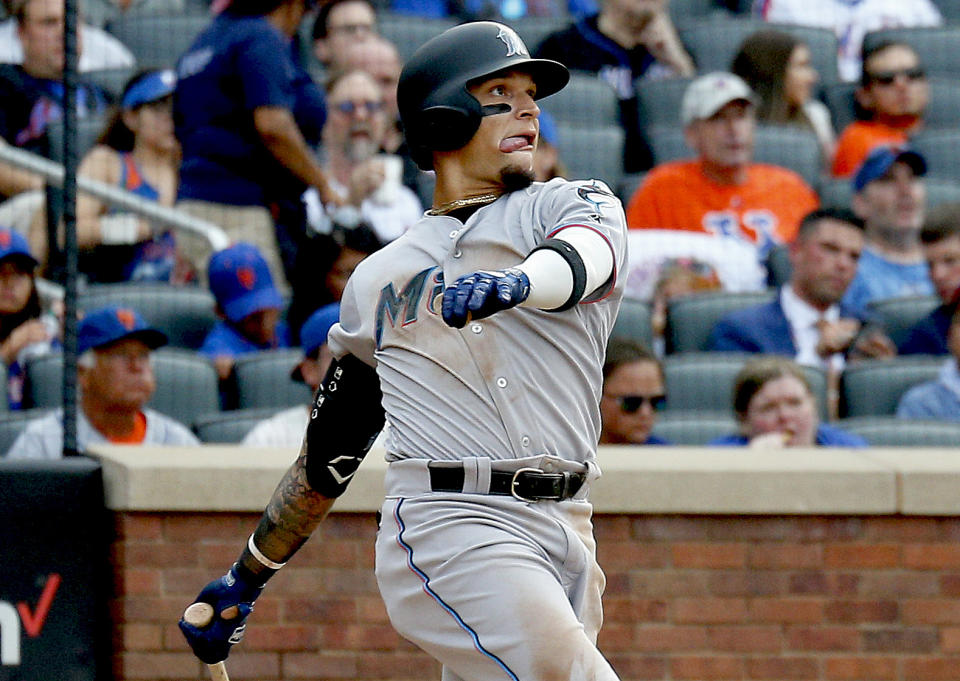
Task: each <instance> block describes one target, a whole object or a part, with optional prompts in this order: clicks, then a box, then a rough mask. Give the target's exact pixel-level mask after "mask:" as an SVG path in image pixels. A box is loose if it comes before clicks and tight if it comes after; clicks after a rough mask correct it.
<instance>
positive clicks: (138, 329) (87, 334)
mask: <svg viewBox="0 0 960 681" xmlns="http://www.w3.org/2000/svg"><path fill="white" fill-rule="evenodd" d="M127 338H136V339H137V340H141V341H143V342H144V343H145V344H146V345H147V346H148V347H149V348H150V349H151V350H156V349H157V348H159V347H160V346H161V345H166V344H167V335H166V334H165V333H163V332H162V331H159V330H157V329H155V328H153V327H152V326H150V325H149V324H147V321H146V320H145V319H144V318H143V317H141V316H140V313H139V312H137V311H136V310H134V309H133V308H132V307H122V306H119V305H111V306H109V307H104V308H101V309H99V310H94V311H93V312H88V313H87V314H86V315H84V317H83V319H81V320H80V326H79V328H78V329H77V352H78V353H79V354H81V355H82V354H83V353H85V352H86V351H87V350H90V349H92V348H102V347H103V346H105V345H111V344H112V343H116V342H118V341H122V340H125V339H127Z"/></svg>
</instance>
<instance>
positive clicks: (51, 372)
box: [23, 353, 63, 409]
mask: <svg viewBox="0 0 960 681" xmlns="http://www.w3.org/2000/svg"><path fill="white" fill-rule="evenodd" d="M62 404H63V355H61V354H59V353H57V354H52V355H43V356H41V357H34V358H32V359H30V360H28V361H27V365H26V366H25V367H24V385H23V406H24V408H27V409H30V408H37V407H46V408H50V407H59V406H61V405H62Z"/></svg>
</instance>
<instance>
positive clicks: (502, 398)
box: [329, 179, 626, 462]
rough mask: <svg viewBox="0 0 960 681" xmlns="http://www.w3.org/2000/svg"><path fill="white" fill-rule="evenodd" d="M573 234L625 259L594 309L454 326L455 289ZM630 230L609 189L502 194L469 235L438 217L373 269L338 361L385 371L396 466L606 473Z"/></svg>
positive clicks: (473, 222) (339, 335) (363, 272)
mask: <svg viewBox="0 0 960 681" xmlns="http://www.w3.org/2000/svg"><path fill="white" fill-rule="evenodd" d="M570 226H586V227H589V228H591V229H595V230H596V231H597V232H599V233H600V234H601V235H602V236H603V237H604V238H606V240H607V241H608V242H609V244H610V247H611V249H612V251H613V254H614V262H615V268H616V272H615V273H614V276H613V277H612V278H611V281H610V282H608V285H607V286H606V287H605V288H603V289H602V290H600V291H598V292H597V294H595V295H594V296H593V298H592V299H593V300H594V302H591V303H587V302H584V303H581V304H580V305H577V306H575V307H574V308H573V309H571V310H568V311H565V312H561V313H553V312H545V311H542V310H537V309H534V308H527V307H517V308H514V309H512V310H508V311H506V312H501V313H498V314H495V315H493V316H491V317H488V318H486V319H482V320H479V321H473V322H469V323H468V324H467V325H466V326H465V327H464V328H463V329H459V330H458V329H453V328H451V327H449V326H447V325H446V324H445V323H444V321H443V318H442V317H441V314H440V312H441V311H440V302H441V298H442V293H443V287H444V282H446V283H448V284H452V283H453V282H454V281H455V280H456V279H457V278H458V277H460V276H462V275H465V274H469V273H471V272H474V271H476V270H481V269H483V270H491V269H502V268H506V267H511V266H514V265H516V264H517V263H519V262H520V261H521V260H523V259H524V258H525V257H526V256H527V254H528V253H529V252H530V251H531V250H532V249H533V248H534V247H535V246H536V245H537V244H538V243H540V242H542V241H543V240H544V239H546V238H548V237H550V236H553V235H556V234H560V235H561V236H562V230H563V229H564V228H565V227H570ZM625 231H626V229H625V221H624V216H623V210H622V207H621V206H620V202H619V201H618V200H617V199H616V198H615V197H614V196H613V195H612V193H611V192H610V190H609V189H608V188H607V187H606V186H605V185H604V184H603V183H601V182H597V181H582V182H567V181H565V180H561V179H556V180H552V181H550V182H548V183H546V184H539V183H538V184H534V185H532V186H531V187H529V188H528V189H526V190H522V191H517V192H513V193H511V194H507V195H505V196H502V197H501V198H499V199H498V200H497V201H495V202H494V203H492V204H490V205H487V206H484V207H482V208H480V209H479V210H477V211H476V212H475V213H474V214H473V215H472V216H471V217H470V218H469V219H468V220H467V221H466V223H465V224H463V223H461V222H460V221H459V220H456V219H455V218H452V217H447V216H436V217H431V216H427V217H425V218H424V219H423V220H422V221H420V222H419V223H418V224H416V225H415V226H414V227H413V228H412V229H410V230H409V231H408V232H407V233H406V234H404V235H403V236H402V237H400V238H399V239H397V240H396V241H394V242H393V243H391V244H390V245H388V246H387V247H386V248H384V249H382V250H380V251H379V252H377V253H374V254H373V255H371V256H370V257H368V258H367V259H365V260H364V261H363V262H362V263H360V265H359V266H358V267H357V269H356V271H355V272H354V274H353V276H352V277H351V278H350V281H349V283H348V284H347V288H346V290H345V292H344V295H343V300H342V301H341V308H340V323H339V324H338V325H335V326H334V327H333V329H332V330H331V331H330V335H329V344H330V348H331V350H332V351H333V353H334V355H335V356H337V357H340V356H343V355H344V354H347V353H349V354H353V355H354V356H356V357H357V358H359V359H361V360H363V361H364V362H367V363H368V364H371V365H373V364H376V367H377V372H378V374H379V377H380V383H381V388H382V390H383V406H384V409H385V411H386V415H387V422H388V423H389V424H390V433H389V435H388V437H387V439H386V448H387V451H388V460H396V459H403V458H428V459H444V460H458V459H461V458H463V457H468V456H477V457H489V458H491V459H494V460H497V459H515V458H522V457H529V456H534V455H539V454H549V455H553V456H557V457H560V458H563V459H567V460H570V461H577V462H586V461H592V460H593V458H594V456H595V452H596V444H597V440H598V437H599V427H600V414H599V406H598V405H599V400H600V390H601V383H602V377H601V367H602V365H603V357H604V350H605V347H606V341H607V337H608V335H609V333H610V330H611V328H612V326H613V322H614V320H615V318H616V314H617V309H618V307H619V300H620V296H621V292H622V282H621V281H620V280H619V279H618V278H617V277H616V274H617V273H618V272H619V271H620V269H621V268H622V267H623V264H624V262H625V249H626V246H625Z"/></svg>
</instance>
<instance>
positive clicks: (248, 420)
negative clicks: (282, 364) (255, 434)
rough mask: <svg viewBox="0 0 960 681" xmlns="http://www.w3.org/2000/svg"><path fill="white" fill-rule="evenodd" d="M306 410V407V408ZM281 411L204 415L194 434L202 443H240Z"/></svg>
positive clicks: (254, 410)
mask: <svg viewBox="0 0 960 681" xmlns="http://www.w3.org/2000/svg"><path fill="white" fill-rule="evenodd" d="M304 409H306V407H304ZM278 411H280V410H279V409H277V408H276V407H265V408H263V409H234V410H232V411H221V412H214V413H212V414H204V415H203V416H201V417H199V418H198V419H197V420H196V421H194V423H193V432H194V433H196V434H197V437H198V438H200V441H201V442H226V443H236V442H240V441H241V440H242V439H243V438H244V437H245V436H246V434H247V433H249V432H250V430H251V429H252V428H253V427H254V426H255V425H257V423H259V422H260V421H262V420H263V419H266V418H270V417H271V416H273V415H274V414H276V413H277V412H278Z"/></svg>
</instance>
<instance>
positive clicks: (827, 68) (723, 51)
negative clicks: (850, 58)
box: [678, 15, 840, 84]
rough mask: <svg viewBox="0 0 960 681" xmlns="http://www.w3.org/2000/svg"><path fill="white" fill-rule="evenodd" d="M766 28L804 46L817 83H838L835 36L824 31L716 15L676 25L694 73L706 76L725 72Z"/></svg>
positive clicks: (830, 32) (748, 18) (756, 19)
mask: <svg viewBox="0 0 960 681" xmlns="http://www.w3.org/2000/svg"><path fill="white" fill-rule="evenodd" d="M766 28H776V29H778V30H781V31H786V32H787V33H790V34H791V35H794V36H796V37H797V38H798V39H800V40H801V41H803V42H804V43H806V45H807V46H808V47H809V48H810V56H811V61H812V64H813V67H814V68H815V69H816V70H817V73H819V74H820V82H821V83H823V84H827V83H836V82H837V81H839V80H840V77H839V75H838V74H837V51H838V46H837V37H836V36H835V35H834V33H833V32H832V31H829V30H827V29H825V28H812V27H809V26H799V25H787V24H768V23H766V22H765V21H763V20H761V19H758V18H752V17H726V16H722V15H720V16H717V17H712V18H709V19H706V20H703V21H698V22H693V23H689V24H687V25H685V26H680V27H678V32H679V35H680V40H681V41H682V42H683V44H684V45H686V46H687V48H688V50H689V51H690V56H691V57H693V61H694V62H695V63H696V65H697V72H698V73H707V72H709V71H729V70H730V65H731V63H732V62H733V58H734V57H735V56H736V54H737V50H739V49H740V45H741V43H743V41H744V40H745V39H746V38H747V37H748V36H750V35H751V34H753V33H755V32H756V31H759V30H761V29H766Z"/></svg>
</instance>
